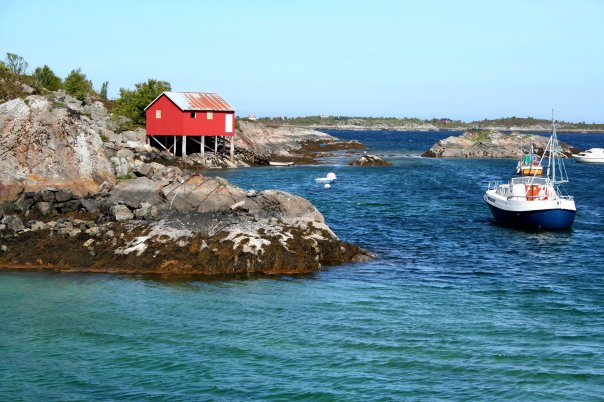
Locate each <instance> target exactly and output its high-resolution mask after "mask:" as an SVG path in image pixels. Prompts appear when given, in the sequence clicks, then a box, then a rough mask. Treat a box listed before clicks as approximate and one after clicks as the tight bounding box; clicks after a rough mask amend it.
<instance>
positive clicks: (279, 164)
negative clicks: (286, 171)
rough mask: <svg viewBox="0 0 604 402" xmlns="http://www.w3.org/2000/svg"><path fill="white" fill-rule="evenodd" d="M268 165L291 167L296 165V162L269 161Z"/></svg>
mask: <svg viewBox="0 0 604 402" xmlns="http://www.w3.org/2000/svg"><path fill="white" fill-rule="evenodd" d="M268 164H269V165H270V166H291V165H293V164H294V162H273V161H269V162H268Z"/></svg>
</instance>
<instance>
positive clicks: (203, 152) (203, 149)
mask: <svg viewBox="0 0 604 402" xmlns="http://www.w3.org/2000/svg"><path fill="white" fill-rule="evenodd" d="M201 157H202V158H203V160H204V161H205V160H206V137H205V135H202V136H201Z"/></svg>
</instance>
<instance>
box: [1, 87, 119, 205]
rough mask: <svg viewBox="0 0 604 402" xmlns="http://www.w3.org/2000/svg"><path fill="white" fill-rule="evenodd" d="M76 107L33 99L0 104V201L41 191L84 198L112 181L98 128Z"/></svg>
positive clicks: (32, 96)
mask: <svg viewBox="0 0 604 402" xmlns="http://www.w3.org/2000/svg"><path fill="white" fill-rule="evenodd" d="M77 107H79V108H80V109H78V108H76V107H74V108H72V107H71V106H70V105H69V104H65V103H56V102H55V101H53V100H51V99H48V98H45V97H42V96H38V95H31V96H28V97H27V98H25V99H14V100H11V101H9V102H6V103H3V104H1V105H0V201H4V200H14V199H15V198H17V197H18V195H19V194H21V193H22V192H24V191H40V190H43V189H47V188H50V189H57V190H58V189H69V190H70V191H71V192H72V193H73V194H75V195H77V196H86V195H90V194H95V193H97V192H98V191H99V187H100V186H102V185H103V184H104V183H105V185H112V184H113V183H115V176H114V174H113V171H112V169H111V166H110V164H109V161H108V160H107V158H106V157H105V153H104V151H103V143H102V140H101V137H100V136H99V134H98V131H96V130H95V129H97V128H98V127H96V126H95V125H94V124H93V123H92V120H91V119H90V118H88V117H87V116H85V115H83V114H82V111H81V106H77Z"/></svg>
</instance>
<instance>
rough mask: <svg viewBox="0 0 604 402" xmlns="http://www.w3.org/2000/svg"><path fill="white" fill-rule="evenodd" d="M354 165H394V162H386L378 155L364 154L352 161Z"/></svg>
mask: <svg viewBox="0 0 604 402" xmlns="http://www.w3.org/2000/svg"><path fill="white" fill-rule="evenodd" d="M351 165H352V166H392V163H390V162H386V161H385V160H383V159H382V158H380V157H379V156H376V155H363V156H361V157H360V158H359V159H357V160H355V161H353V162H352V163H351Z"/></svg>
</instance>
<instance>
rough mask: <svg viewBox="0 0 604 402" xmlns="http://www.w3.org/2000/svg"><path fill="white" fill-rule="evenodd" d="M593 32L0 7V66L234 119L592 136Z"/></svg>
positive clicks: (145, 5)
mask: <svg viewBox="0 0 604 402" xmlns="http://www.w3.org/2000/svg"><path fill="white" fill-rule="evenodd" d="M603 21H604V1H602V0H575V1H571V0H558V1H557V0H548V1H545V0H543V1H541V0H518V1H516V0H506V1H498V0H493V1H478V0H476V1H470V0H465V1H464V0H450V1H445V0H441V1H438V0H424V1H420V0H417V1H412V0H410V1H403V0H400V1H394V0H393V1H388V0H374V1H354V0H346V1H339V0H333V1H330V0H324V1H314V0H305V1H295V0H294V1H285V0H284V1H268V0H267V1H261V0H258V1H229V0H221V1H176V0H175V1H149V0H148V1H124V0H122V1H111V0H105V1H58V0H56V1H34V0H30V1H23V0H4V1H3V2H2V5H1V9H0V38H1V39H0V53H1V54H2V55H4V54H5V53H6V52H12V53H17V54H19V55H21V56H23V57H25V59H26V60H27V61H28V62H29V64H30V70H33V69H34V68H35V67H37V66H42V65H44V64H47V65H48V66H50V67H51V68H52V69H53V70H54V71H55V73H57V74H58V75H59V76H61V77H63V78H64V77H65V76H66V75H67V74H68V73H69V71H71V70H72V69H74V68H77V67H81V68H82V71H83V72H84V73H85V74H87V76H88V78H90V79H91V80H92V81H93V83H94V85H95V88H97V89H99V88H100V86H101V83H102V82H103V81H109V94H110V96H112V97H116V96H117V95H118V91H119V88H120V87H125V88H133V87H134V84H135V83H137V82H143V81H146V80H147V79H149V78H155V79H160V80H165V81H168V82H170V83H171V84H172V88H173V90H175V91H203V92H218V93H219V94H221V95H222V96H223V97H224V98H225V99H226V100H227V101H229V102H230V103H231V104H232V105H233V106H234V107H235V109H236V110H237V114H238V115H242V116H245V115H248V114H256V115H258V116H283V115H284V116H304V115H316V114H326V115H346V116H394V117H405V116H408V117H420V118H432V117H450V118H454V119H462V120H466V121H468V120H476V119H483V118H495V117H502V116H514V115H515V116H533V117H543V118H547V117H548V116H549V114H550V110H551V108H555V109H556V115H557V117H558V118H559V119H561V120H569V121H586V122H604V107H603V102H602V94H604V47H603V45H602V43H603V42H604V23H603Z"/></svg>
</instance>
